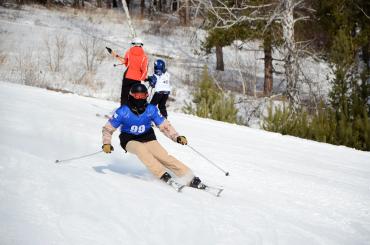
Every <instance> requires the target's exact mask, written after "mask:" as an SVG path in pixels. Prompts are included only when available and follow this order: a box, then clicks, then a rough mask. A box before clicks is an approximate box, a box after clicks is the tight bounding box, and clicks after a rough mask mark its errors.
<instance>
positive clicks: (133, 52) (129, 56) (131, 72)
mask: <svg viewBox="0 0 370 245" xmlns="http://www.w3.org/2000/svg"><path fill="white" fill-rule="evenodd" d="M112 56H114V57H116V58H117V59H118V60H119V61H121V62H122V63H123V64H124V65H125V66H126V67H127V70H126V76H125V78H128V79H132V80H136V81H143V80H145V79H146V77H147V73H148V57H147V56H146V54H145V52H144V49H143V48H142V47H138V46H133V47H131V48H130V49H129V50H128V51H127V52H126V54H125V57H124V58H122V57H120V56H118V55H117V54H116V53H115V52H112Z"/></svg>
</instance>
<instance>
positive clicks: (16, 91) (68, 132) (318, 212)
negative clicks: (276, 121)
mask: <svg viewBox="0 0 370 245" xmlns="http://www.w3.org/2000/svg"><path fill="white" fill-rule="evenodd" d="M117 105H118V104H117V103H114V102H109V101H104V100H98V99H93V98H87V97H80V96H77V95H72V94H62V93H56V92H53V91H48V90H44V89H40V88H34V87H28V86H23V85H18V84H12V83H6V82H0V115H1V121H0V135H1V137H0V244H2V245H14V244H17V245H18V244H22V245H25V244H30V245H31V244H32V245H34V244H45V245H49V244H79V245H83V244H88V245H91V244H102V245H103V244H104V245H106V244H151V245H156V244H158V245H163V244H184V245H186V244H189V245H190V244H192V245H194V244H222V245H224V244H233V245H235V244H240V245H246V244H284V245H288V244H292V245H296V244H309V245H312V244H326V245H330V244H333V245H338V244H348V245H349V244H369V243H370V153H369V152H361V151H357V150H354V149H350V148H347V147H342V146H334V145H329V144H323V143H318V142H313V141H308V140H303V139H299V138H295V137H290V136H282V135H280V134H276V133H269V132H265V131H262V130H258V129H252V128H248V127H243V126H237V125H234V124H228V123H222V122H217V121H213V120H208V119H201V118H197V117H194V116H189V115H184V114H180V113H173V112H172V113H170V115H169V119H170V121H171V123H172V124H173V125H174V127H175V128H176V129H177V130H178V131H179V132H180V133H181V134H183V135H185V136H186V137H187V138H188V141H189V144H190V145H191V146H192V147H194V149H197V150H198V151H199V152H201V153H202V154H204V155H205V156H207V157H208V158H209V159H210V160H212V161H213V162H215V163H217V164H218V165H219V166H221V167H222V168H224V169H225V170H227V171H229V172H230V176H228V177H226V176H225V175H224V174H223V173H222V172H221V171H219V170H218V169H217V168H215V167H213V166H212V165H211V164H209V163H208V162H207V161H206V160H204V159H203V158H202V157H200V156H199V155H198V154H196V153H195V152H193V151H192V150H191V149H190V148H189V147H187V146H182V145H179V144H176V143H174V142H172V141H170V140H169V139H167V138H166V137H165V136H163V135H162V134H161V133H160V132H159V131H158V130H156V133H157V136H158V140H159V141H160V143H161V144H162V145H163V146H164V147H165V148H167V149H168V151H169V152H170V153H171V154H173V155H175V156H176V157H177V158H178V159H180V160H182V161H183V162H185V163H186V164H187V165H188V166H190V167H191V168H192V169H193V171H194V173H195V174H196V175H197V176H199V177H200V178H201V179H202V180H203V181H204V182H205V183H209V184H211V185H215V186H223V187H224V188H225V190H224V192H223V193H222V196H221V197H215V196H212V195H210V194H209V193H206V192H202V191H199V190H195V189H191V188H185V189H184V190H183V192H182V193H177V192H175V191H174V190H173V189H172V188H171V187H169V186H167V185H166V184H164V183H162V182H161V181H159V180H156V179H155V178H154V177H153V176H152V175H151V174H150V173H149V172H148V170H147V169H146V168H145V167H144V165H143V164H141V163H140V161H139V160H138V159H137V158H136V157H135V156H133V155H131V154H128V153H125V152H124V151H123V150H122V149H121V148H120V146H119V142H118V132H116V133H115V135H114V141H113V145H114V147H115V151H114V152H113V153H112V154H109V155H108V154H104V153H99V154H96V155H93V156H90V157H87V158H82V159H79V160H74V161H70V162H61V163H59V164H56V163H55V160H57V159H58V160H62V159H67V158H71V157H77V156H82V155H86V154H90V153H94V152H97V151H99V150H101V128H102V126H103V125H104V124H105V122H106V120H107V119H105V118H103V117H98V116H96V114H102V115H104V114H106V113H110V112H111V111H112V110H114V108H115V107H117Z"/></svg>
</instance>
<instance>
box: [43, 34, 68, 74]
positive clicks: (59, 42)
mask: <svg viewBox="0 0 370 245" xmlns="http://www.w3.org/2000/svg"><path fill="white" fill-rule="evenodd" d="M44 43H45V46H46V49H47V65H48V67H49V70H50V71H52V72H59V71H61V65H62V62H63V59H64V56H65V50H66V46H67V38H66V36H64V35H63V34H60V33H58V34H56V35H55V36H54V38H53V39H52V41H50V38H49V37H47V38H45V40H44Z"/></svg>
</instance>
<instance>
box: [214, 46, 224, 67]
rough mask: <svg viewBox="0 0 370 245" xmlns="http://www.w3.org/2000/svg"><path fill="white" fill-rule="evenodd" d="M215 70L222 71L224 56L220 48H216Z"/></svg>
mask: <svg viewBox="0 0 370 245" xmlns="http://www.w3.org/2000/svg"><path fill="white" fill-rule="evenodd" d="M216 70H218V71H224V54H223V52H222V46H219V45H217V46H216Z"/></svg>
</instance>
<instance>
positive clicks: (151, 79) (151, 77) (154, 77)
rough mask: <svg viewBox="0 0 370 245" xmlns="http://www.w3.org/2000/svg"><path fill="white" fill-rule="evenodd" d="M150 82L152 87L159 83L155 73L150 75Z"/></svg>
mask: <svg viewBox="0 0 370 245" xmlns="http://www.w3.org/2000/svg"><path fill="white" fill-rule="evenodd" d="M148 82H149V85H150V87H152V88H154V87H155V84H156V83H157V77H156V76H154V75H153V76H150V77H148Z"/></svg>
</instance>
